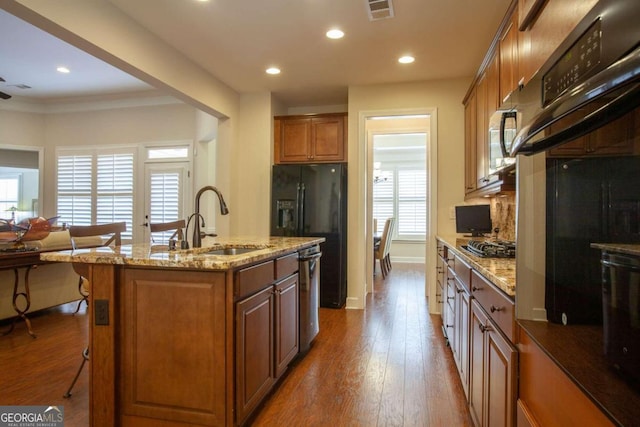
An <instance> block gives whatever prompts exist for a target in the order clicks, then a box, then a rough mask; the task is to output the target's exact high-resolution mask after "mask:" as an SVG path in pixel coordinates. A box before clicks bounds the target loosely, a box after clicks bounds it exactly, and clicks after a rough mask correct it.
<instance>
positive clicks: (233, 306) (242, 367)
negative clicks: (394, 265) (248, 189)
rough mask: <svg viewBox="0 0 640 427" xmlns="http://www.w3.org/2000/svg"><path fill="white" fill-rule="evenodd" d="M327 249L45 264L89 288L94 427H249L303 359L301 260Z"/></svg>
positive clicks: (139, 251) (272, 248)
mask: <svg viewBox="0 0 640 427" xmlns="http://www.w3.org/2000/svg"><path fill="white" fill-rule="evenodd" d="M322 241H324V239H322V238H277V237H270V238H261V239H256V238H229V239H221V238H216V239H213V240H212V239H207V240H205V243H204V244H205V245H207V244H208V246H207V247H202V248H195V249H190V250H178V251H167V250H164V248H163V247H160V249H158V248H157V247H153V246H150V245H123V246H120V247H116V248H113V249H112V248H108V247H101V248H94V249H81V250H76V251H63V252H52V253H46V254H42V260H43V261H56V262H71V263H73V264H74V268H77V271H84V273H83V274H85V275H86V276H87V279H88V280H89V284H90V310H89V312H90V328H89V330H90V336H89V354H90V363H89V364H88V366H89V370H90V373H89V377H90V397H89V398H90V420H91V425H92V426H113V425H122V426H152V425H153V426H158V425H162V426H186V425H193V424H197V425H229V426H230V425H241V424H243V423H245V422H246V421H247V420H248V419H250V417H251V415H253V413H254V411H255V410H256V408H257V407H258V406H259V404H260V403H261V402H262V400H263V399H264V397H265V396H266V395H267V394H268V393H269V392H270V390H271V389H272V387H273V386H274V384H275V383H276V382H277V380H278V378H279V377H280V376H281V375H282V373H283V372H285V370H286V368H287V365H288V364H289V362H291V360H293V359H294V358H295V356H296V355H297V354H298V330H299V317H298V287H299V286H298V284H299V282H298V256H297V251H298V250H300V249H303V248H306V247H310V246H313V245H316V244H319V243H321V242H322ZM233 252H235V253H233ZM81 350H82V349H81V348H79V349H78V356H79V361H80V352H81Z"/></svg>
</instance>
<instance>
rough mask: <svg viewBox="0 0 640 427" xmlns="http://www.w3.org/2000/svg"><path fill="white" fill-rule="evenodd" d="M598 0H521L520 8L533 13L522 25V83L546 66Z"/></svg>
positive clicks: (520, 57)
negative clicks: (548, 60)
mask: <svg viewBox="0 0 640 427" xmlns="http://www.w3.org/2000/svg"><path fill="white" fill-rule="evenodd" d="M596 2H597V0H547V1H541V0H520V8H521V9H522V10H523V11H524V12H525V13H526V12H531V13H530V14H529V15H530V17H529V19H528V21H527V24H526V25H525V26H524V27H525V28H522V27H521V29H522V30H523V31H520V33H519V40H518V56H519V69H520V74H521V75H522V76H523V84H526V83H527V82H528V81H529V80H530V79H531V77H533V75H534V74H535V73H536V72H537V71H538V70H539V69H540V68H541V67H542V66H543V65H544V63H545V62H546V61H547V59H549V57H550V56H551V55H552V54H553V52H554V51H555V50H556V49H557V48H558V46H560V44H561V43H562V41H564V39H565V38H566V37H567V36H568V35H569V33H570V32H571V31H572V30H573V29H574V28H575V27H576V25H577V24H578V23H579V22H580V20H581V19H582V18H584V16H585V15H586V14H587V13H588V12H589V10H591V9H592V8H593V6H594V5H595V4H596ZM540 6H542V7H540ZM559 17H561V18H559Z"/></svg>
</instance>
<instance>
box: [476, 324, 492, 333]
mask: <svg viewBox="0 0 640 427" xmlns="http://www.w3.org/2000/svg"><path fill="white" fill-rule="evenodd" d="M478 328H479V329H480V332H482V333H483V334H484V333H485V332H490V331H491V330H492V328H491V326H489V325H483V324H482V323H479V324H478Z"/></svg>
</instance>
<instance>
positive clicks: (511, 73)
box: [499, 9, 520, 102]
mask: <svg viewBox="0 0 640 427" xmlns="http://www.w3.org/2000/svg"><path fill="white" fill-rule="evenodd" d="M517 21H518V10H517V9H515V10H514V13H513V14H512V16H511V20H510V21H509V24H507V28H506V30H505V31H504V33H503V34H502V38H501V39H500V52H499V55H500V102H503V101H504V100H505V98H506V97H507V96H509V94H510V93H511V92H513V91H514V90H516V89H517V88H518V81H519V80H520V75H519V68H518V25H517Z"/></svg>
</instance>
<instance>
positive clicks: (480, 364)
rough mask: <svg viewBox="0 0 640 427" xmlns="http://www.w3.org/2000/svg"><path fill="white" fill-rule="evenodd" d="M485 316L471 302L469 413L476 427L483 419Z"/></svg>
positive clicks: (477, 306) (474, 302)
mask: <svg viewBox="0 0 640 427" xmlns="http://www.w3.org/2000/svg"><path fill="white" fill-rule="evenodd" d="M486 323H487V316H486V315H485V314H484V312H483V311H482V309H481V308H480V306H479V305H478V303H477V302H476V301H475V300H471V323H470V324H471V326H470V331H469V333H470V341H469V342H470V344H471V348H470V349H469V350H470V351H469V412H471V418H473V422H474V424H475V425H476V426H481V425H483V424H482V421H483V419H484V412H483V408H484V375H485V373H484V357H485V351H484V342H485V340H484V333H483V329H484V325H485V324H486Z"/></svg>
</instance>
